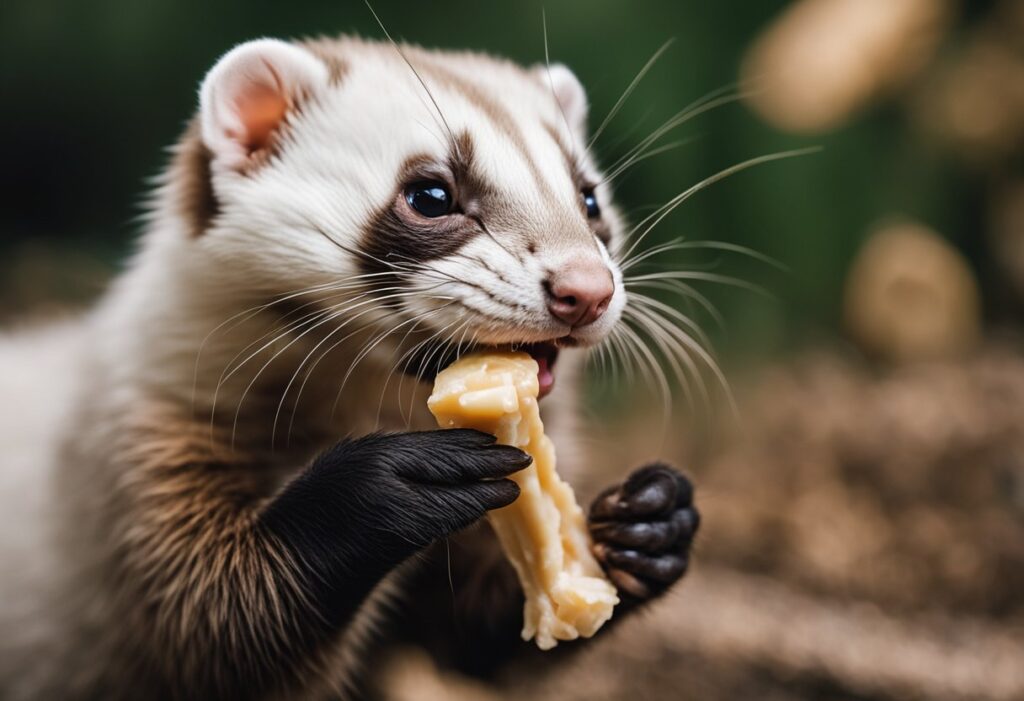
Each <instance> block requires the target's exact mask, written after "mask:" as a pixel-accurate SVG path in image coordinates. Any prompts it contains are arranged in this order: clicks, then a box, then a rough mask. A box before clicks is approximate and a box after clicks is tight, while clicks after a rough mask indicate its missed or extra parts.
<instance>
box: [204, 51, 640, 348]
mask: <svg viewBox="0 0 1024 701" xmlns="http://www.w3.org/2000/svg"><path fill="white" fill-rule="evenodd" d="M200 101H201V106H200V132H201V140H202V144H203V146H204V147H205V153H206V155H207V159H208V161H207V165H208V178H209V183H210V199H211V201H212V202H213V203H215V209H214V210H213V214H212V216H211V217H210V218H209V220H208V222H207V223H206V225H205V226H204V227H203V228H202V231H201V232H199V233H197V234H196V241H195V244H196V246H197V247H199V248H200V249H201V251H202V255H204V256H206V257H207V259H209V260H213V261H215V263H216V266H217V269H218V270H219V271H221V272H220V273H219V274H218V277H219V278H220V279H219V280H218V284H227V285H243V286H246V287H247V288H248V289H257V290H259V291H260V294H265V295H268V296H270V297H273V296H287V295H292V294H298V293H302V294H304V295H306V296H307V297H308V298H310V299H316V300H318V301H317V303H318V304H320V305H321V306H323V307H324V308H329V307H336V308H337V310H338V318H339V319H342V318H345V319H349V320H351V319H353V318H354V317H356V316H358V317H359V321H357V322H353V323H357V324H369V325H374V328H379V329H380V332H381V333H383V332H385V331H393V332H394V334H396V335H398V336H400V337H411V338H416V337H420V338H424V337H431V336H433V337H434V338H436V339H437V340H438V341H444V342H446V343H449V344H453V345H474V344H475V345H495V346H507V345H513V346H519V345H522V346H528V347H529V348H533V349H537V348H544V349H548V350H544V351H537V353H540V354H541V355H543V354H544V353H547V352H549V350H550V349H553V348H555V347H558V346H590V345H593V344H596V343H598V342H600V341H601V340H603V339H604V338H605V337H606V336H607V335H608V334H609V332H610V331H611V329H612V328H613V326H614V325H615V324H616V322H617V321H618V320H619V318H620V316H621V313H622V309H623V307H624V305H625V303H626V293H625V290H624V288H623V284H622V274H621V272H620V270H619V268H618V266H617V265H616V263H615V259H614V254H615V252H616V250H617V247H618V245H619V243H620V237H621V235H622V232H621V228H622V226H621V222H620V218H619V215H618V213H617V211H616V209H615V208H614V206H613V205H612V202H611V193H610V190H609V188H608V186H607V184H605V183H604V182H603V181H602V176H601V175H600V174H599V173H598V171H597V169H596V167H595V164H594V163H593V161H592V160H591V158H590V156H589V155H588V152H587V148H586V138H585V127H586V117H587V99H586V95H585V93H584V91H583V88H582V86H581V85H580V83H579V81H578V80H577V79H576V77H575V76H574V75H573V74H572V72H571V71H570V70H569V69H567V68H566V67H564V66H561V65H552V66H550V68H548V67H546V66H539V67H535V68H532V69H525V68H521V67H519V66H516V65H513V64H511V63H509V62H505V61H500V60H497V59H493V58H489V57H485V56H480V55H476V54H454V53H444V52H433V51H425V50H422V49H418V48H415V47H403V48H402V49H401V51H399V50H398V49H397V48H396V47H395V46H393V45H388V44H377V43H369V42H362V41H358V40H354V39H342V40H338V41H320V42H311V43H305V44H290V43H285V42H281V41H276V40H269V39H264V40H257V41H252V42H249V43H246V44H243V45H241V46H239V47H237V48H235V49H234V50H232V51H231V52H229V53H228V54H227V55H225V56H224V57H223V58H221V59H220V61H219V62H218V63H217V64H216V65H215V66H214V68H213V69H212V70H211V71H210V73H209V74H208V75H207V77H206V79H205V81H204V82H203V85H202V89H201V96H200Z"/></svg>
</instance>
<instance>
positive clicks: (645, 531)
mask: <svg viewBox="0 0 1024 701" xmlns="http://www.w3.org/2000/svg"><path fill="white" fill-rule="evenodd" d="M589 524H590V534H591V536H592V537H593V539H594V556H595V557H597V560H598V562H600V563H601V566H602V567H604V570H605V572H606V573H607V574H608V577H609V579H611V580H612V582H614V584H615V586H616V587H617V588H618V589H619V592H620V594H625V595H626V596H627V597H630V598H632V599H634V600H640V601H643V600H646V599H650V598H653V597H655V596H657V595H658V594H660V593H662V592H663V591H665V590H666V589H667V588H668V587H669V586H671V585H672V583H674V582H675V581H676V580H678V579H679V578H680V577H682V576H683V574H684V573H685V572H686V568H687V566H688V565H689V557H690V545H691V543H692V542H693V537H694V535H695V534H696V533H697V529H698V528H699V526H700V514H699V513H698V512H697V509H696V508H695V507H694V505H693V485H691V484H690V481H689V480H688V479H687V478H686V477H684V476H683V475H681V474H680V473H679V472H677V471H676V470H674V469H673V468H671V467H669V466H667V465H662V464H658V463H655V464H652V465H648V466H646V467H641V468H640V469H638V470H636V471H634V472H633V473H632V474H631V475H630V476H629V477H628V478H627V479H626V481H625V482H623V483H622V484H617V485H614V486H612V487H609V488H608V489H606V490H604V491H603V492H602V493H601V494H600V495H598V497H597V498H596V499H595V500H594V503H593V504H591V506H590V517H589Z"/></svg>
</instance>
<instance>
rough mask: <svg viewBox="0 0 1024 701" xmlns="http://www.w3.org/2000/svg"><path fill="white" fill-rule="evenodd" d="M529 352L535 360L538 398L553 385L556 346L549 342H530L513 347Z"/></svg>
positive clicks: (545, 393)
mask: <svg viewBox="0 0 1024 701" xmlns="http://www.w3.org/2000/svg"><path fill="white" fill-rule="evenodd" d="M513 350H520V351H523V352H525V353H529V354H530V357H532V358H533V359H534V360H536V361H537V384H538V385H539V386H540V392H539V394H538V395H537V396H538V398H540V397H545V396H547V395H548V393H549V392H551V390H552V389H554V387H555V361H557V360H558V346H556V345H555V344H554V343H551V342H544V343H530V344H528V345H525V346H520V347H518V348H514V349H513Z"/></svg>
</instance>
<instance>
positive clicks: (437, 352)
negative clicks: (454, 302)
mask: <svg viewBox="0 0 1024 701" xmlns="http://www.w3.org/2000/svg"><path fill="white" fill-rule="evenodd" d="M575 345H576V342H575V340H573V339H572V338H569V337H566V338H559V339H555V340H553V341H542V342H540V343H506V344H502V345H470V344H462V345H456V344H447V345H446V346H444V347H443V348H441V349H438V348H437V347H434V348H433V350H432V351H430V352H423V353H415V354H413V355H412V356H410V358H409V359H408V360H407V361H406V363H405V365H404V366H403V370H404V371H405V373H406V374H409V375H412V376H414V377H417V378H419V379H420V380H422V381H424V382H433V381H434V378H436V377H437V373H439V372H441V371H442V370H444V369H445V368H446V367H448V366H449V365H451V364H452V363H454V362H455V361H456V360H457V359H458V358H460V357H461V356H463V355H465V354H466V353H471V352H474V351H488V350H495V351H521V352H523V353H528V354H529V355H530V357H531V358H533V359H534V360H535V361H537V384H538V385H539V387H540V390H539V393H538V398H541V397H546V396H547V395H548V394H549V393H550V392H551V390H552V389H554V387H555V363H556V362H557V361H558V352H559V349H560V348H565V347H572V346H575Z"/></svg>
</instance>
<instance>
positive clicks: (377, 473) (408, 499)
mask: <svg viewBox="0 0 1024 701" xmlns="http://www.w3.org/2000/svg"><path fill="white" fill-rule="evenodd" d="M337 453H338V454H337V455H331V454H330V453H328V454H326V455H324V456H322V457H321V459H320V460H318V462H323V463H326V469H327V470H328V471H331V470H336V471H337V472H339V473H341V474H342V475H345V473H355V474H356V480H355V481H356V482H360V483H361V487H362V489H363V490H364V491H363V494H362V498H363V501H364V503H366V505H367V506H370V507H371V512H372V514H373V516H374V520H375V521H377V522H378V523H379V522H380V519H382V518H386V519H387V520H385V523H386V524H388V525H390V526H391V527H392V528H394V529H395V530H396V531H401V532H402V535H403V536H404V537H405V538H406V539H408V540H411V541H416V542H417V543H419V544H421V545H425V544H427V543H428V542H430V541H432V540H434V539H437V538H440V537H442V536H445V535H448V534H449V533H452V532H454V531H457V530H459V529H461V528H465V527H466V526H468V525H470V524H472V523H473V522H474V521H476V520H477V519H479V518H480V517H482V516H483V515H484V514H485V513H486V512H487V511H490V510H491V509H499V508H501V507H503V506H508V505H509V504H511V503H512V502H513V501H515V500H516V498H517V497H518V496H519V486H518V485H517V484H516V483H515V482H513V481H512V480H509V479H504V478H506V477H508V476H509V475H511V474H512V473H514V472H518V471H519V470H521V469H523V468H524V467H526V466H527V465H529V464H530V462H531V461H532V458H531V457H530V456H529V455H527V454H526V453H524V452H523V451H522V450H519V449H518V448H514V447H511V446H506V445H498V444H496V443H495V439H494V436H491V435H488V434H486V433H481V432H480V431H474V430H471V429H452V430H446V431H440V430H438V431H422V432H415V433H393V434H380V435H374V436H367V437H365V438H360V439H358V440H356V441H351V442H347V443H343V444H341V445H340V446H339V447H338V449H337Z"/></svg>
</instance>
